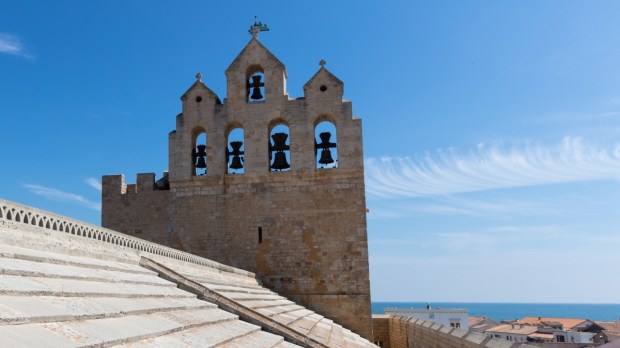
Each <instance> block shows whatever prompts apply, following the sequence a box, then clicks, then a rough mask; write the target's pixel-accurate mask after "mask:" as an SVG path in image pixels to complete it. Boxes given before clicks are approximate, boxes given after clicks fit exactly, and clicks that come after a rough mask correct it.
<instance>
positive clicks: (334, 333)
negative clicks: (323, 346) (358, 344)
mask: <svg viewBox="0 0 620 348" xmlns="http://www.w3.org/2000/svg"><path fill="white" fill-rule="evenodd" d="M343 335H344V332H343V329H342V326H340V325H335V324H334V325H332V330H331V334H330V335H329V340H328V341H327V346H329V347H331V348H344V347H346V346H345V341H344V337H343Z"/></svg>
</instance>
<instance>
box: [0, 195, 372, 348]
mask: <svg viewBox="0 0 620 348" xmlns="http://www.w3.org/2000/svg"><path fill="white" fill-rule="evenodd" d="M8 212H10V214H9V213H8ZM7 217H8V218H7ZM26 220H27V222H26ZM31 220H32V222H31ZM17 221H19V222H17ZM49 221H54V224H60V225H62V226H63V227H62V229H63V231H58V230H54V228H53V226H52V224H50V227H39V224H40V223H41V224H42V225H43V226H46V224H47V222H49ZM68 221H69V219H67V220H65V219H63V218H61V217H59V216H55V215H53V214H49V213H46V212H43V211H40V210H36V209H32V208H28V207H25V206H20V205H16V204H13V203H10V202H6V201H3V200H0V346H2V347H4V346H7V347H8V346H10V347H29V346H62V347H77V346H113V345H126V346H129V345H131V346H133V345H138V346H141V345H149V346H152V345H153V344H156V345H160V346H173V347H183V346H201V347H202V346H204V347H211V346H215V345H224V346H231V347H293V346H295V345H294V344H292V343H291V342H285V341H283V339H289V338H290V337H292V335H290V334H287V335H286V337H285V336H281V335H274V334H272V333H266V332H263V331H260V330H261V328H262V329H267V328H273V327H275V326H277V325H279V326H280V327H282V328H286V330H289V333H292V334H294V335H295V336H296V337H297V341H299V342H304V344H303V345H304V346H309V347H326V346H327V345H326V344H324V343H320V342H330V343H331V344H330V345H329V346H330V347H331V346H333V347H339V346H340V347H344V346H345V345H346V346H348V347H352V348H353V347H371V346H373V345H372V344H371V343H370V342H369V341H367V340H365V339H363V338H361V337H360V336H359V335H357V334H355V333H353V332H351V331H350V330H346V329H343V328H342V327H341V326H340V325H337V324H336V323H334V322H333V321H331V320H329V319H327V318H324V317H323V316H321V315H319V314H317V313H314V312H312V311H310V310H307V309H305V308H303V307H301V306H299V305H296V304H294V303H293V302H291V301H290V300H287V299H285V298H283V297H281V296H279V295H277V294H276V293H274V292H272V291H270V290H268V289H266V288H264V287H262V286H261V285H260V284H259V283H258V282H257V280H256V279H255V278H254V275H253V274H252V273H250V272H246V271H242V270H238V269H234V268H231V267H228V266H224V265H221V264H218V263H216V262H213V261H210V260H205V259H202V258H197V257H195V256H193V255H190V254H187V253H182V252H178V251H176V250H173V249H170V248H166V247H161V246H157V245H151V244H149V243H148V242H144V241H141V240H138V239H135V238H131V243H128V241H127V240H124V239H119V238H116V237H118V236H117V233H116V232H113V231H110V230H105V229H104V230H100V229H99V228H97V227H95V226H92V225H88V224H85V223H80V222H77V221H75V220H72V221H71V224H69V223H68ZM58 226H59V225H57V226H56V228H58ZM91 232H93V233H91ZM147 250H148V251H147ZM68 254H71V255H68ZM147 257H148V258H149V259H156V260H157V261H159V262H162V263H166V264H167V265H168V266H169V267H170V268H175V269H176V270H178V272H184V273H186V274H187V275H189V276H191V277H195V278H196V279H197V281H201V282H203V283H202V284H204V286H203V285H200V284H199V283H196V284H197V285H200V286H203V287H206V289H209V288H211V289H213V290H208V291H210V292H211V293H212V294H215V295H216V297H218V298H220V299H224V298H225V299H226V300H227V301H228V302H227V303H228V306H226V307H224V306H221V307H220V308H218V306H217V305H216V304H214V303H210V302H207V301H204V299H205V296H201V300H199V299H197V298H196V293H194V292H188V291H185V289H186V288H187V287H186V286H182V285H183V284H181V283H179V282H171V281H169V280H166V279H168V278H166V277H158V275H160V274H159V272H156V271H153V270H150V269H147V268H143V267H142V266H141V264H139V263H143V262H145V260H147ZM151 262H152V261H151ZM170 268H167V269H168V270H170V271H171V272H174V271H172V270H171V269H170ZM175 275H177V276H179V277H181V276H180V275H179V274H176V273H175ZM218 291H221V293H219V292H218ZM216 303H218V305H219V304H220V303H221V301H220V302H216ZM246 303H247V304H246ZM253 306H256V308H254V307H253ZM269 309H272V310H273V311H271V312H270V313H262V312H261V311H268V310H269ZM274 309H275V310H274ZM241 313H244V315H243V318H249V319H252V320H249V321H245V320H240V319H239V316H241ZM248 313H250V314H251V315H250V316H248V315H245V314H248ZM238 314H239V315H238ZM281 314H287V315H283V316H282V318H281V321H277V320H275V319H273V318H272V317H275V316H278V315H281ZM257 318H258V319H257ZM284 331H285V330H284ZM284 331H282V332H284ZM270 332H271V331H270ZM188 342H189V343H188ZM306 343H312V344H306ZM315 343H316V344H315Z"/></svg>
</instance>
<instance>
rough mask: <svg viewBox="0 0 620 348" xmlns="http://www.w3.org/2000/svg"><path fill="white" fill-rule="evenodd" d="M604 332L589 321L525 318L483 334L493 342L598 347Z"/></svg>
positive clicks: (604, 337) (602, 340) (603, 337)
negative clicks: (576, 344)
mask: <svg viewBox="0 0 620 348" xmlns="http://www.w3.org/2000/svg"><path fill="white" fill-rule="evenodd" d="M602 331H603V328H602V327H601V326H599V325H597V324H596V323H594V322H593V321H591V320H588V319H578V318H543V317H525V318H523V319H520V320H517V321H515V322H513V323H510V324H503V325H499V326H496V327H493V328H490V329H488V330H486V331H485V332H484V333H485V334H486V335H487V336H489V337H493V338H499V339H505V340H507V341H512V342H530V343H534V342H535V343H582V344H585V345H590V344H600V343H605V342H606V341H607V337H606V335H605V334H603V333H602Z"/></svg>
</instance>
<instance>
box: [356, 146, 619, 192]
mask: <svg viewBox="0 0 620 348" xmlns="http://www.w3.org/2000/svg"><path fill="white" fill-rule="evenodd" d="M365 166H366V189H367V192H368V193H369V194H372V195H375V196H379V197H420V196H433V195H450V194H456V193H464V192H476V191H484V190H491V189H500V188H509V187H519V186H533V185H544V184H554V183H565V182H575V181H586V180H607V179H615V180H618V179H620V145H615V147H612V148H601V147H596V146H591V145H588V144H586V143H584V141H583V140H582V139H581V138H579V137H577V138H574V137H565V138H564V139H562V142H561V143H560V144H558V145H555V146H542V145H539V144H533V143H529V142H527V143H523V144H516V145H513V146H511V147H507V146H504V145H502V144H501V143H497V144H492V145H490V146H487V145H485V144H479V145H478V147H477V149H475V150H472V151H470V152H469V153H468V154H465V155H463V154H460V153H459V152H458V151H457V150H455V149H452V148H450V149H448V150H438V151H437V152H436V153H435V154H426V155H425V156H424V158H410V157H404V158H403V157H399V158H390V157H382V158H370V159H367V160H366V162H365Z"/></svg>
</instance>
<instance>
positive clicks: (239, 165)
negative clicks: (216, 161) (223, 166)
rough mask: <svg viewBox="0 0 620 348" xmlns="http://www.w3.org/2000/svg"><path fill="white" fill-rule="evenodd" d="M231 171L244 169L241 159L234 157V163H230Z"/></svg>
mask: <svg viewBox="0 0 620 348" xmlns="http://www.w3.org/2000/svg"><path fill="white" fill-rule="evenodd" d="M230 168H231V169H241V168H243V164H242V163H241V157H239V156H233V158H232V161H231V162H230Z"/></svg>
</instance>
